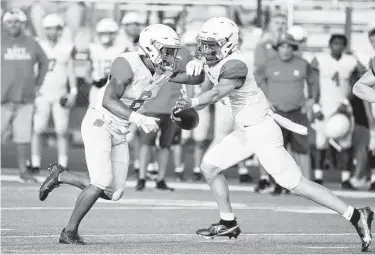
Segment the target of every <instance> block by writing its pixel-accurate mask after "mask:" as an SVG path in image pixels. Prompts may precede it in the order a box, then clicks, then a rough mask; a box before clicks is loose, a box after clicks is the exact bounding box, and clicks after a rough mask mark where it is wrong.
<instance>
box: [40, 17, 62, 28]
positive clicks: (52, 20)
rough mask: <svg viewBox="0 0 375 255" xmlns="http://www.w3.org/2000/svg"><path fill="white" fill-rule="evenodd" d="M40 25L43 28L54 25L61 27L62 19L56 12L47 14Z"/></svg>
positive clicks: (53, 26)
mask: <svg viewBox="0 0 375 255" xmlns="http://www.w3.org/2000/svg"><path fill="white" fill-rule="evenodd" d="M42 26H43V27H44V28H45V29H46V28H55V27H58V28H63V27H64V20H63V19H62V18H61V17H60V16H59V15H57V14H49V15H47V16H46V17H45V18H44V19H43V22H42Z"/></svg>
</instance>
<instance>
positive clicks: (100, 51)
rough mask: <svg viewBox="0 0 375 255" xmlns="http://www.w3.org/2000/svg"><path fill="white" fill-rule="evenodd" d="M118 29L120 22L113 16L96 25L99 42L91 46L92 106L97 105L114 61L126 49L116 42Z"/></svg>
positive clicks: (90, 96) (90, 97)
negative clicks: (101, 89)
mask: <svg viewBox="0 0 375 255" xmlns="http://www.w3.org/2000/svg"><path fill="white" fill-rule="evenodd" d="M118 30H119V26H118V24H117V23H116V21H114V20H113V19H111V18H104V19H102V20H100V21H99V22H98V24H97V25H96V28H95V31H96V36H97V42H96V43H92V44H90V47H89V58H90V60H91V63H92V69H91V78H92V87H91V90H90V95H89V103H90V106H94V105H95V103H96V100H97V98H98V92H99V89H100V88H101V87H103V86H104V85H105V84H106V82H107V78H108V74H109V70H110V68H111V64H112V61H113V60H114V59H115V58H116V57H117V56H118V55H120V54H121V53H123V52H124V51H125V49H126V48H125V47H124V46H123V45H121V44H116V43H115V41H116V36H117V33H118Z"/></svg>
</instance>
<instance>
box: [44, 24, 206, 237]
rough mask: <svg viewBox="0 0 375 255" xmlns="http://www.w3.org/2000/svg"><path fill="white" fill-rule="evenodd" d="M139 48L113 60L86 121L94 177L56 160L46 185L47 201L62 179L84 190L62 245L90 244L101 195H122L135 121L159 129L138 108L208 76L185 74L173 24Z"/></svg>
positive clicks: (153, 32) (148, 34)
mask: <svg viewBox="0 0 375 255" xmlns="http://www.w3.org/2000/svg"><path fill="white" fill-rule="evenodd" d="M139 48H140V49H139V51H138V52H137V51H136V52H128V53H123V54H121V55H120V56H119V57H117V58H116V59H115V60H114V61H113V63H112V66H111V68H110V72H109V77H108V81H107V84H106V85H105V86H104V87H102V88H101V89H100V91H99V93H98V99H97V102H96V104H95V105H94V106H93V107H91V108H89V109H88V111H87V113H86V115H85V117H84V119H83V121H82V127H81V131H82V137H83V142H84V145H85V156H86V163H87V168H88V171H89V175H90V179H88V178H86V177H82V176H79V175H76V174H73V173H71V172H69V171H67V170H66V169H65V168H63V167H62V166H60V165H59V164H52V165H51V167H50V173H49V175H48V177H47V178H46V180H45V181H44V182H43V184H42V186H41V187H40V190H39V199H40V200H41V201H43V200H45V199H46V198H47V196H48V194H49V192H51V191H52V190H53V189H54V188H56V187H58V186H59V184H62V183H63V184H70V185H73V186H76V187H78V188H81V189H83V191H82V192H81V193H80V195H79V196H78V198H77V202H76V204H75V208H74V210H73V213H72V216H71V218H70V220H69V223H68V225H67V226H66V227H65V228H64V229H63V230H62V232H61V235H60V243H67V244H84V241H83V239H82V238H81V237H80V236H79V234H78V227H79V224H80V222H81V220H82V219H83V217H84V216H85V215H86V213H87V212H88V211H89V210H90V208H91V207H92V206H93V204H94V203H95V202H96V200H97V199H98V198H99V197H101V198H104V199H108V200H114V201H116V200H119V199H120V198H121V197H122V195H123V193H124V188H125V181H126V177H127V173H128V163H129V151H128V144H127V141H126V134H127V133H128V132H129V130H128V128H129V126H130V124H131V123H134V124H136V125H137V126H138V127H139V128H141V129H143V131H145V132H146V133H149V132H156V131H157V130H158V128H159V126H158V123H157V121H158V119H156V118H153V117H147V116H145V115H142V114H140V113H137V111H138V109H140V108H141V107H142V105H143V104H144V103H145V102H146V101H147V100H149V99H151V98H154V97H155V96H156V94H157V92H158V90H159V89H160V87H161V86H162V85H163V84H165V83H166V82H167V81H173V82H175V83H183V84H200V83H202V81H203V78H204V76H203V75H200V76H189V75H187V74H186V73H184V72H179V70H178V66H179V62H180V58H179V56H178V55H177V54H178V50H179V49H180V48H181V45H180V41H179V38H178V36H177V33H176V32H175V31H174V30H173V29H172V28H170V27H168V26H166V25H161V24H156V25H151V26H149V27H146V28H145V29H144V30H143V31H142V33H141V35H140V39H139Z"/></svg>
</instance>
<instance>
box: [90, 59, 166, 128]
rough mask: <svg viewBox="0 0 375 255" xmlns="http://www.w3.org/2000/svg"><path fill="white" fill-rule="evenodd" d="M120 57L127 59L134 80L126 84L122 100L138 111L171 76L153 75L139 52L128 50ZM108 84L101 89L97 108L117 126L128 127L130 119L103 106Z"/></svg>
mask: <svg viewBox="0 0 375 255" xmlns="http://www.w3.org/2000/svg"><path fill="white" fill-rule="evenodd" d="M119 57H122V58H124V59H126V60H127V62H128V63H129V64H130V67H131V69H132V71H133V79H132V82H131V84H130V85H127V86H126V88H125V92H124V94H123V96H122V98H121V101H122V102H123V103H124V104H125V105H126V106H128V107H129V108H130V109H131V110H133V111H138V110H139V109H140V108H141V107H142V106H143V104H144V103H145V102H146V101H148V100H150V99H152V98H155V97H156V95H157V93H158V92H159V90H160V88H161V86H162V85H163V84H165V83H166V82H168V81H169V80H170V78H168V77H166V76H165V75H163V74H157V73H155V74H154V75H152V74H151V72H150V70H149V69H148V68H147V67H146V66H145V64H144V63H143V61H142V60H141V58H140V56H139V54H138V53H137V52H126V53H123V54H121V55H120V56H119ZM107 85H108V83H107ZM107 85H105V86H104V87H102V88H101V89H100V90H99V95H98V101H97V103H96V106H95V109H97V110H99V111H100V112H102V113H103V114H104V116H105V118H106V119H108V120H110V121H111V123H113V124H114V125H115V126H118V125H119V126H125V127H127V126H128V125H129V124H130V122H129V121H127V120H124V119H121V118H118V117H117V116H115V115H113V114H112V113H110V112H109V111H107V110H106V109H105V108H104V107H103V106H102V103H103V96H104V92H105V89H106V87H107Z"/></svg>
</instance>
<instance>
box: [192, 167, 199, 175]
mask: <svg viewBox="0 0 375 255" xmlns="http://www.w3.org/2000/svg"><path fill="white" fill-rule="evenodd" d="M193 173H195V174H200V173H201V168H200V167H199V166H196V167H194V169H193Z"/></svg>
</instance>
